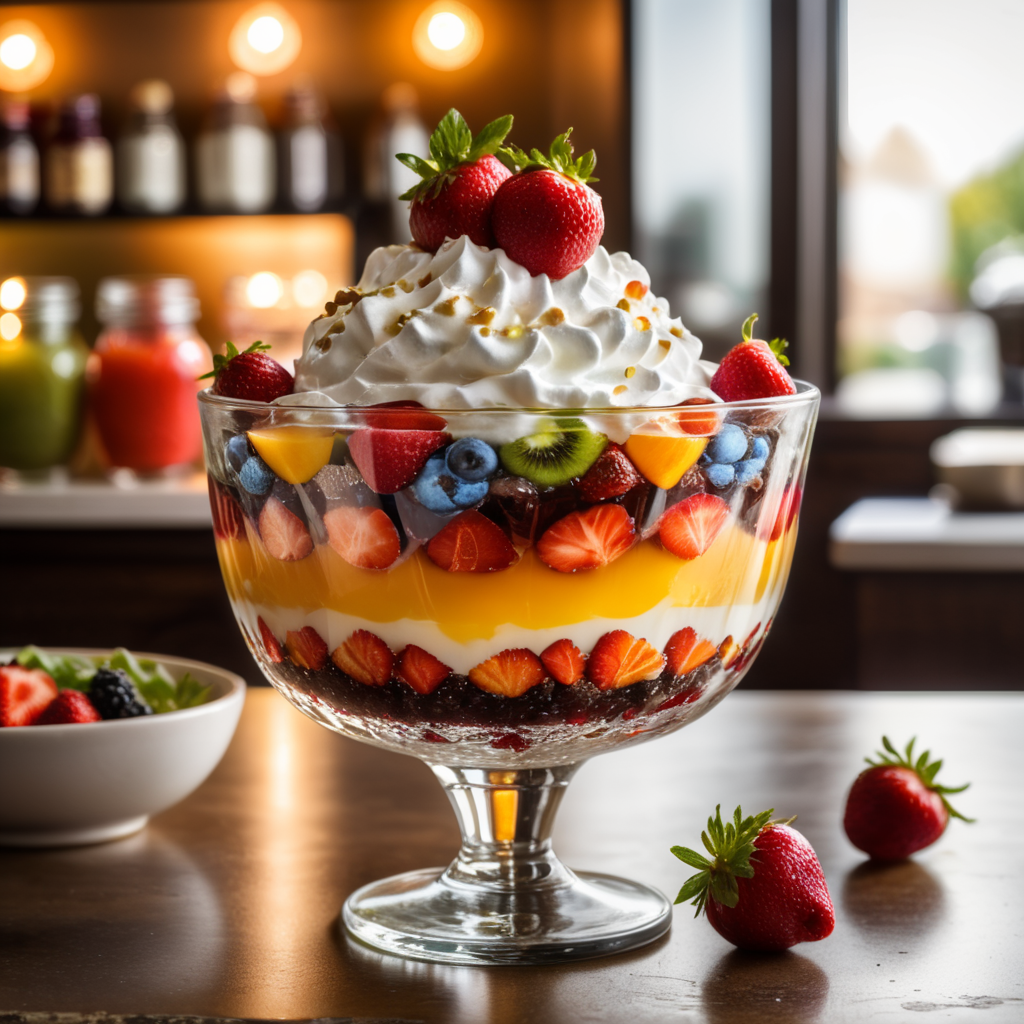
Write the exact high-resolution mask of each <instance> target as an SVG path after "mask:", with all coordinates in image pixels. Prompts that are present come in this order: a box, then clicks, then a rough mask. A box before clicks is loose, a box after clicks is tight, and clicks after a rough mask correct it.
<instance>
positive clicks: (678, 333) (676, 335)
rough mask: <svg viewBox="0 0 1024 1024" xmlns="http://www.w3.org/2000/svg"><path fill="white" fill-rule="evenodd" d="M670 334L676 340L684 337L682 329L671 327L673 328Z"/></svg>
mask: <svg viewBox="0 0 1024 1024" xmlns="http://www.w3.org/2000/svg"><path fill="white" fill-rule="evenodd" d="M668 333H669V334H671V335H672V336H673V337H674V338H681V337H682V336H683V332H682V329H681V328H679V327H671V328H669V332H668Z"/></svg>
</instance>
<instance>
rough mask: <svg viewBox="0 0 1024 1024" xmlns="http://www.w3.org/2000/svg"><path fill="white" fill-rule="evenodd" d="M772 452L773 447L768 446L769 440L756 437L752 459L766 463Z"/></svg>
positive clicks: (751, 451) (752, 448)
mask: <svg viewBox="0 0 1024 1024" xmlns="http://www.w3.org/2000/svg"><path fill="white" fill-rule="evenodd" d="M771 450H772V449H771V445H769V444H768V440H767V438H764V437H755V438H754V443H753V445H751V448H750V457H751V458H752V459H760V460H761V461H762V462H764V461H765V460H766V459H767V458H768V455H769V453H770V452H771Z"/></svg>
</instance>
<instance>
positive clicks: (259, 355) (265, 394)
mask: <svg viewBox="0 0 1024 1024" xmlns="http://www.w3.org/2000/svg"><path fill="white" fill-rule="evenodd" d="M269 348H270V346H269V345H267V344H265V343H264V342H262V341H254V342H253V343H252V344H251V345H250V346H249V347H248V348H247V349H246V350H245V351H244V352H241V353H240V352H239V351H238V349H237V348H235V346H234V345H233V344H232V343H231V342H230V341H229V342H228V345H227V355H223V356H222V355H219V354H218V355H215V356H214V357H213V369H212V370H211V371H210V372H209V373H204V374H203V376H202V377H200V378H199V379H200V380H205V379H206V378H207V377H213V387H211V388H210V390H211V391H212V392H213V393H214V394H215V395H223V396H224V397H225V398H241V399H244V400H246V401H248V402H272V401H274V399H275V398H281V397H282V396H283V395H290V394H291V393H292V388H293V387H294V385H295V379H294V378H293V377H292V375H291V374H290V373H289V372H288V371H287V370H286V369H285V368H284V367H283V366H282V365H281V364H280V363H279V362H277V360H276V359H271V358H270V356H267V355H264V354H263V353H264V352H265V351H267V350H268V349H269Z"/></svg>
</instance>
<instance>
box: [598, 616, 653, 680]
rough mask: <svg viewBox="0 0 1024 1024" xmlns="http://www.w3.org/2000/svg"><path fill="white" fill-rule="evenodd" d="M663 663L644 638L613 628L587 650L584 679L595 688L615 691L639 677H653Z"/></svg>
mask: <svg viewBox="0 0 1024 1024" xmlns="http://www.w3.org/2000/svg"><path fill="white" fill-rule="evenodd" d="M664 666H665V659H664V658H663V657H662V656H661V654H659V653H658V651H657V650H655V649H654V648H653V647H652V646H651V645H650V644H649V643H648V642H647V641H646V640H644V639H642V638H641V639H639V640H638V639H637V638H636V637H635V636H633V635H632V634H630V633H627V632H626V631H625V630H624V629H613V630H612V631H611V632H610V633H605V635H604V636H603V637H601V639H600V640H598V641H597V643H596V644H595V645H594V649H593V650H592V651H591V652H590V657H589V658H588V659H587V678H588V679H589V680H590V681H591V682H592V683H593V684H594V685H595V686H596V687H597V688H598V689H599V690H617V689H619V688H620V687H623V686H630V685H632V684H633V683H639V682H640V681H641V680H643V679H656V678H657V677H658V676H659V675H661V670H662V668H664Z"/></svg>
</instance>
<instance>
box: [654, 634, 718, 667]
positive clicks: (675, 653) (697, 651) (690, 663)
mask: <svg viewBox="0 0 1024 1024" xmlns="http://www.w3.org/2000/svg"><path fill="white" fill-rule="evenodd" d="M715 650H716V648H715V645H714V644H713V643H712V642H711V641H710V640H704V639H702V638H701V637H699V636H698V635H697V633H696V631H695V630H693V629H691V628H690V627H689V626H686V627H684V628H683V629H680V630H678V631H677V632H675V633H673V634H672V635H671V636H670V637H669V638H668V643H667V644H665V663H666V665H667V666H668V670H669V672H671V673H672V675H674V676H685V675H686V674H687V673H688V672H692V671H693V670H694V669H695V668H700V666H701V665H703V664H704V663H705V662H706V661H710V660H711V658H713V657H714V656H715Z"/></svg>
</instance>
